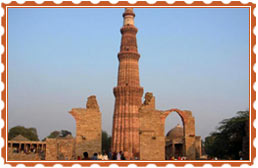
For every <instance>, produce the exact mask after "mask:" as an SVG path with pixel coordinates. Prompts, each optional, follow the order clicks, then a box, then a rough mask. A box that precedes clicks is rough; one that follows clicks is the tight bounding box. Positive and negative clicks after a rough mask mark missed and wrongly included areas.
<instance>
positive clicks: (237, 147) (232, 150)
mask: <svg viewBox="0 0 258 168" xmlns="http://www.w3.org/2000/svg"><path fill="white" fill-rule="evenodd" d="M248 120H249V111H239V112H237V116H235V117H232V118H229V119H224V120H223V121H221V122H220V126H219V127H218V128H217V130H216V131H215V132H213V133H211V134H210V136H208V137H206V138H205V152H206V153H207V154H208V155H209V156H212V157H218V158H221V159H239V158H240V156H239V152H241V151H242V145H243V137H244V136H246V134H247V133H248V132H246V131H245V123H246V121H248Z"/></svg>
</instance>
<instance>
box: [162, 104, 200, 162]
mask: <svg viewBox="0 0 258 168" xmlns="http://www.w3.org/2000/svg"><path fill="white" fill-rule="evenodd" d="M173 112H175V113H177V114H178V115H179V116H180V118H181V120H182V123H183V145H182V147H183V156H185V157H186V158H187V159H195V120H194V117H193V116H192V112H191V111H187V110H184V111H183V110H179V109H176V108H175V109H170V110H166V111H163V112H162V117H161V120H162V123H163V126H165V120H166V118H167V117H168V115H169V114H170V113H173ZM164 136H165V135H164Z"/></svg>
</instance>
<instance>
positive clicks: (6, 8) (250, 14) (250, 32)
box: [5, 6, 252, 163]
mask: <svg viewBox="0 0 258 168" xmlns="http://www.w3.org/2000/svg"><path fill="white" fill-rule="evenodd" d="M28 7H29V8H125V7H131V8H230V7H234V8H249V133H250V136H249V160H248V161H245V160H239V161H230V160H223V161H220V160H212V161H209V160H200V161H191V160H188V161H187V160H185V161H166V160H164V161H147V160H146V161H143V160H142V161H138V160H137V161H136V160H133V161H115V160H110V161H103V160H101V161H85V160H81V161H80V160H78V161H74V160H71V161H48V160H45V161H20V160H19V161H8V160H7V149H8V140H7V134H6V140H7V141H6V144H5V146H6V157H5V161H6V162H7V163H8V162H37V163H40V162H42V163H44V162H57V163H59V162H68V163H69V162H73V163H75V162H95V163H97V162H104V163H106V162H107V163H108V162H150V163H152V162H166V163H174V162H181V163H183V162H189V163H190V162H211V163H212V162H247V163H248V162H251V145H252V143H251V137H252V136H251V121H252V119H251V115H250V114H251V109H252V108H251V107H252V106H251V95H252V93H251V89H252V87H251V72H252V69H251V53H252V50H251V35H252V30H251V25H252V24H251V16H252V13H251V6H6V7H5V10H6V16H5V17H6V25H5V30H6V37H7V38H6V84H7V85H8V78H7V72H8V41H7V39H8V29H7V26H8V18H7V16H8V8H28ZM7 85H6V105H5V107H6V123H5V125H6V133H7V132H8V120H7V118H8V114H7V111H8V99H7V95H8V87H7Z"/></svg>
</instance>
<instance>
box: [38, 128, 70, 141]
mask: <svg viewBox="0 0 258 168" xmlns="http://www.w3.org/2000/svg"><path fill="white" fill-rule="evenodd" d="M67 135H72V133H71V132H70V131H68V130H61V131H53V132H51V133H50V135H48V136H47V137H45V138H44V139H42V141H45V140H46V139H47V138H58V137H66V136H67Z"/></svg>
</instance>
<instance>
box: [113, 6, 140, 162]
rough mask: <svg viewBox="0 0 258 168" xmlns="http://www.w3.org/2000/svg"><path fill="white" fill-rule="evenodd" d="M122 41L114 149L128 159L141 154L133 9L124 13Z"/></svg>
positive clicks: (127, 9)
mask: <svg viewBox="0 0 258 168" xmlns="http://www.w3.org/2000/svg"><path fill="white" fill-rule="evenodd" d="M123 17H124V24H123V27H122V28H121V34H122V40H121V46H120V52H119V53H118V59H119V69H118V82H117V87H115V88H114V90H113V91H114V95H115V98H116V100H115V110H114V116H113V131H112V151H113V152H119V151H123V152H124V154H125V156H126V157H127V158H128V159H133V157H134V156H139V113H138V109H139V107H140V106H141V104H142V101H141V98H142V94H143V88H142V87H141V86H140V80H139V65H138V61H139V58H140V54H139V53H138V50H137V42H136V33H137V31H138V30H137V28H136V27H135V26H134V17H135V14H134V12H133V9H132V8H126V9H125V12H124V13H123Z"/></svg>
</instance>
